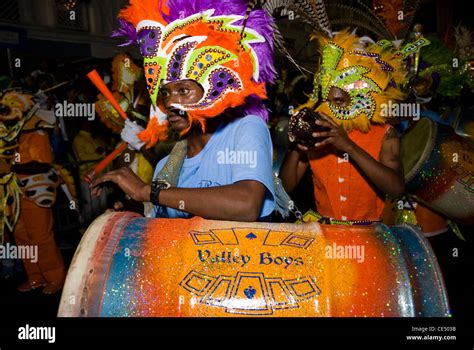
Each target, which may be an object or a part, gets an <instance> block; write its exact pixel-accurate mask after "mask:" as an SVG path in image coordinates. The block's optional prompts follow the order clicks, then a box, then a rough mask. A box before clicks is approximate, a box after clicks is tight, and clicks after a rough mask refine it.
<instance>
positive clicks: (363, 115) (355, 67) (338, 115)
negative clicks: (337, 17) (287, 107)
mask: <svg viewBox="0 0 474 350" xmlns="http://www.w3.org/2000/svg"><path fill="white" fill-rule="evenodd" d="M313 38H314V37H313ZM318 39H319V46H320V54H321V65H320V69H319V71H318V73H317V74H316V75H315V79H314V90H313V94H312V95H311V97H310V99H309V101H308V102H307V103H306V104H305V105H304V106H302V107H310V108H312V109H314V108H315V109H316V111H317V112H322V113H325V114H326V115H328V116H330V117H331V118H332V119H333V120H334V121H335V122H336V123H337V124H339V125H343V127H344V128H345V129H346V130H352V129H354V128H355V129H358V130H360V131H362V132H367V131H368V130H369V129H370V123H379V124H383V123H385V121H386V117H384V115H385V116H387V115H388V113H382V112H383V108H387V106H388V105H389V102H390V101H391V102H392V103H395V102H398V101H401V100H402V99H403V98H404V94H403V93H402V91H401V90H400V88H399V87H400V84H401V83H402V82H403V80H404V78H405V71H404V68H403V61H402V58H403V57H402V56H401V55H400V54H399V53H398V52H394V51H392V50H390V49H384V48H383V47H381V46H380V45H379V44H369V45H368V46H367V47H365V48H364V47H363V45H361V42H360V38H359V37H358V36H357V35H355V34H353V33H350V32H349V31H347V30H345V31H342V32H339V33H338V34H337V35H335V36H334V37H333V38H327V37H319V38H318ZM332 89H339V90H342V94H345V95H346V96H348V97H349V98H350V103H349V104H348V105H347V106H345V107H341V106H338V105H335V104H333V103H331V102H330V101H328V95H329V93H330V92H331V90H332ZM320 101H321V102H322V103H321V104H320V105H318V106H317V103H318V102H320Z"/></svg>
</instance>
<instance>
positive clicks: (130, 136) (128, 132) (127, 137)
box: [120, 119, 145, 151]
mask: <svg viewBox="0 0 474 350" xmlns="http://www.w3.org/2000/svg"><path fill="white" fill-rule="evenodd" d="M142 131H143V128H142V127H141V126H140V125H138V124H137V123H136V122H131V121H130V120H129V119H126V120H125V125H124V127H123V129H122V132H121V133H120V136H121V137H122V140H124V141H125V142H127V143H128V148H130V149H132V150H135V151H139V150H140V149H141V148H142V147H143V146H144V145H145V142H143V141H142V140H140V139H139V138H138V136H137V134H138V133H140V132H142Z"/></svg>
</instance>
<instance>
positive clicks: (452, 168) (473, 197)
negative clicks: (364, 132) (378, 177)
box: [402, 118, 474, 225]
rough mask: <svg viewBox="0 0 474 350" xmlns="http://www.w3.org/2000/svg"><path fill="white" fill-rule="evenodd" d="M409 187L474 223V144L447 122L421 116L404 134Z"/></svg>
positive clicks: (443, 209) (450, 214)
mask: <svg viewBox="0 0 474 350" xmlns="http://www.w3.org/2000/svg"><path fill="white" fill-rule="evenodd" d="M402 161H403V165H404V168H405V181H406V190H407V192H409V193H410V194H412V195H414V196H415V197H416V198H417V199H418V200H420V201H421V202H423V203H424V204H426V206H428V207H429V208H432V209H434V210H436V211H438V212H440V213H442V214H444V215H446V216H447V217H448V218H452V219H454V220H456V221H460V222H462V223H464V224H468V225H472V224H474V147H473V146H472V144H471V143H470V142H469V141H468V140H467V139H464V138H462V137H460V136H459V135H457V134H456V133H454V131H453V130H452V129H451V128H449V127H447V126H444V125H440V124H437V123H435V122H433V121H431V120H429V119H427V118H422V119H420V121H419V122H417V123H416V124H415V125H414V126H413V127H412V128H410V129H409V130H408V131H407V133H406V134H405V135H404V136H403V137H402Z"/></svg>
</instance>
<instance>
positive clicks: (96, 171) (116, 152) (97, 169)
mask: <svg viewBox="0 0 474 350" xmlns="http://www.w3.org/2000/svg"><path fill="white" fill-rule="evenodd" d="M127 145H128V143H126V142H122V143H120V144H119V145H118V146H117V148H116V149H114V150H113V151H112V152H111V153H110V154H109V155H108V156H107V157H105V158H104V159H102V160H101V161H100V163H99V164H97V165H96V166H95V167H94V169H92V170H91V171H89V172H88V173H87V174H85V175H84V180H86V181H87V182H88V183H91V182H92V180H93V179H94V177H95V176H96V175H97V174H100V173H101V172H102V170H104V169H105V168H106V167H107V165H109V164H110V163H112V161H113V160H114V159H115V158H117V157H118V156H119V155H120V153H122V152H123V150H124V149H125V148H126V147H127Z"/></svg>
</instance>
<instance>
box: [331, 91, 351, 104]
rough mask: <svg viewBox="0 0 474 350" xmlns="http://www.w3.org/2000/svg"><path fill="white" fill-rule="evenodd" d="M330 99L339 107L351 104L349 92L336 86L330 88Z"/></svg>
mask: <svg viewBox="0 0 474 350" xmlns="http://www.w3.org/2000/svg"><path fill="white" fill-rule="evenodd" d="M328 101H329V102H330V103H332V104H333V105H335V106H337V107H347V106H349V105H350V104H351V98H350V96H349V94H348V93H347V92H345V91H344V90H342V89H339V88H337V87H335V86H333V87H332V88H331V90H329V94H328Z"/></svg>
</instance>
